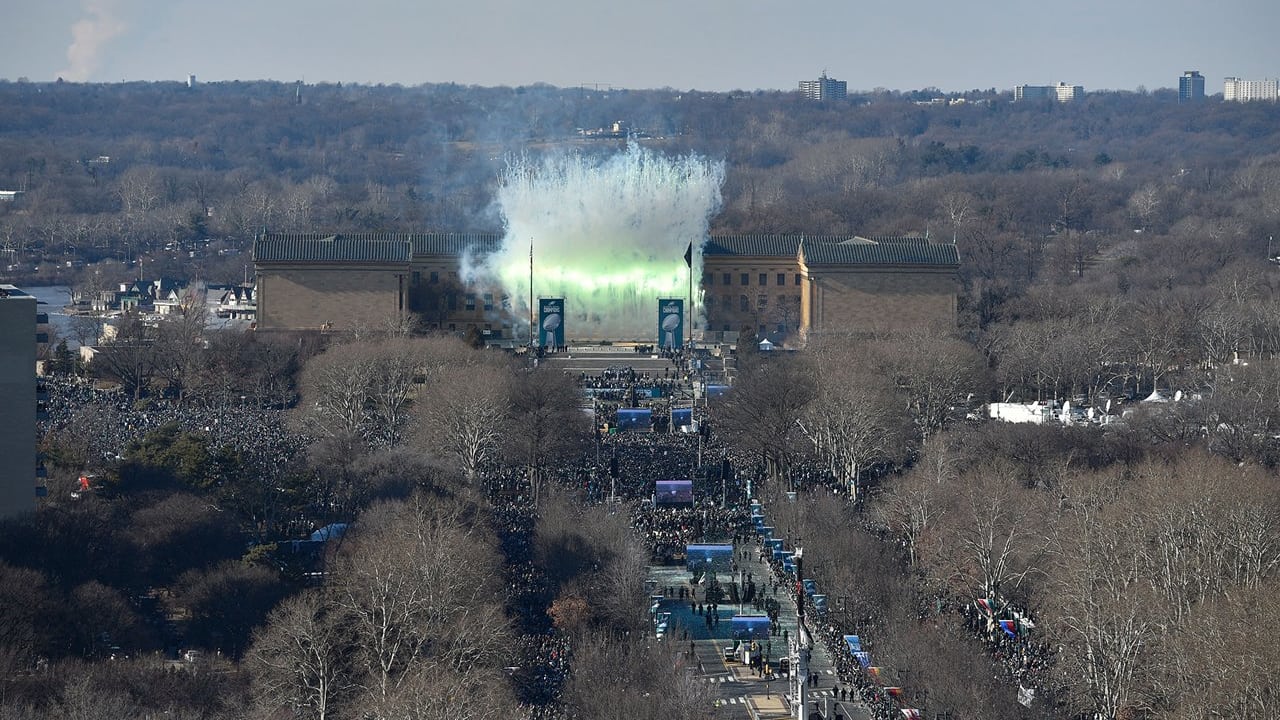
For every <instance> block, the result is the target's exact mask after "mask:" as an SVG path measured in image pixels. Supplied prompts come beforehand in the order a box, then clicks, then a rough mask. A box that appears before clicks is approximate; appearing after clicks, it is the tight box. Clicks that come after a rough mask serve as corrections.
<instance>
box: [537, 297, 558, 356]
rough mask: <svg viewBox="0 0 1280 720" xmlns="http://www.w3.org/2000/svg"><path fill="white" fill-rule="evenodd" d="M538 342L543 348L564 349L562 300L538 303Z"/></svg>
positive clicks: (555, 299)
mask: <svg viewBox="0 0 1280 720" xmlns="http://www.w3.org/2000/svg"><path fill="white" fill-rule="evenodd" d="M538 342H539V343H541V344H542V347H544V348H560V347H564V298H545V299H542V300H539V301H538Z"/></svg>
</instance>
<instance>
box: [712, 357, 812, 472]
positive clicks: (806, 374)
mask: <svg viewBox="0 0 1280 720" xmlns="http://www.w3.org/2000/svg"><path fill="white" fill-rule="evenodd" d="M740 363H741V360H740ZM816 390H817V387H816V385H815V382H814V377H813V373H812V370H811V368H810V366H809V360H808V359H807V358H803V357H791V356H783V357H776V358H775V357H769V358H758V359H755V360H752V361H750V362H748V363H746V364H745V365H744V366H743V367H742V368H741V372H740V373H739V375H738V378H737V381H736V382H735V384H734V391H733V393H732V394H731V395H730V396H729V397H728V398H727V399H726V400H725V401H724V402H723V403H722V404H721V406H720V407H719V408H717V409H716V411H715V417H716V420H717V422H718V424H719V425H720V427H721V429H722V431H723V432H724V433H725V435H726V436H728V437H729V439H730V441H731V442H732V443H733V444H734V445H735V446H737V447H738V448H739V449H740V450H742V451H743V452H746V453H749V454H752V455H756V454H758V455H759V456H760V457H762V458H763V460H764V463H765V465H766V467H767V469H768V471H769V475H770V477H772V478H773V479H775V480H782V479H785V480H787V481H788V482H789V481H790V477H791V475H790V472H791V466H792V463H793V460H794V457H795V454H796V452H797V449H798V448H800V447H802V445H801V443H800V442H799V441H800V440H801V439H802V438H803V431H802V430H801V429H800V422H798V421H801V417H802V415H803V413H804V411H805V408H806V407H807V406H808V405H809V403H810V402H811V401H812V400H813V397H814V395H815V392H816Z"/></svg>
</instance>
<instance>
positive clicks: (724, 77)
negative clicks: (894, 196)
mask: <svg viewBox="0 0 1280 720" xmlns="http://www.w3.org/2000/svg"><path fill="white" fill-rule="evenodd" d="M5 5H6V7H5V8H4V10H3V12H0V23H2V24H0V77H4V78H7V79H9V80H15V79H17V78H19V77H27V78H30V79H31V80H35V81H47V80H53V79H55V78H57V77H59V76H61V77H63V78H65V79H67V80H77V81H91V82H117V81H120V80H185V79H186V76H187V74H188V73H193V74H195V75H196V76H197V78H198V79H199V80H209V81H213V80H256V79H272V80H283V81H293V80H301V79H305V80H306V81H307V82H320V81H342V82H360V83H402V84H405V85H416V84H420V83H434V82H457V83H462V84H468V85H472V84H474V85H528V84H532V83H536V82H546V83H551V84H553V85H559V86H577V85H580V84H584V83H607V84H610V85H613V86H614V87H626V88H660V87H671V88H677V89H682V90H687V89H700V90H732V89H744V90H754V89H758V88H766V89H768V88H782V89H793V88H795V87H796V83H797V81H798V80H800V79H802V78H813V77H817V75H818V74H819V73H821V72H822V71H823V70H824V69H825V70H826V71H827V73H828V74H829V75H830V76H831V77H835V78H839V79H842V80H846V81H848V83H849V89H850V90H870V89H872V88H876V87H885V88H891V89H901V90H909V89H918V88H924V87H930V86H933V87H938V88H941V89H943V90H967V89H971V88H984V89H985V88H990V87H995V88H999V89H1009V88H1011V87H1013V86H1014V85H1017V84H1023V83H1028V84H1038V85H1039V84H1053V83H1056V82H1059V81H1065V82H1070V83H1072V84H1080V85H1084V86H1085V88H1086V89H1087V90H1093V89H1134V88H1137V87H1138V86H1139V85H1145V86H1146V87H1148V88H1151V89H1154V88H1158V87H1176V86H1177V78H1178V76H1179V75H1181V74H1182V71H1183V70H1188V69H1198V70H1200V71H1201V72H1202V73H1203V74H1204V75H1205V77H1206V78H1207V82H1206V86H1207V87H1206V90H1207V91H1208V92H1210V93H1215V92H1221V91H1222V78H1223V77H1224V76H1228V75H1234V76H1239V77H1243V78H1246V79H1262V78H1270V77H1277V76H1280V42H1277V41H1276V38H1275V35H1276V30H1277V28H1278V27H1280V23H1278V22H1277V21H1280V2H1277V0H1218V1H1217V2H1209V1H1208V0H1061V1H1060V2H1042V1H1041V0H985V1H984V0H977V2H971V3H962V2H954V0H861V2H854V1H853V0H639V1H634V0H624V1H618V2H609V0H461V1H460V0H360V1H357V2H348V1H346V0H341V1H339V0H12V1H11V2H7V3H5Z"/></svg>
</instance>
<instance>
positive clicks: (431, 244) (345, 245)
mask: <svg viewBox="0 0 1280 720" xmlns="http://www.w3.org/2000/svg"><path fill="white" fill-rule="evenodd" d="M501 240H502V238H501V236H498V235H492V234H483V233H342V234H323V233H263V234H261V235H259V236H258V237H257V239H255V240H254V243H253V257H254V259H255V260H256V261H258V262H355V263H405V262H409V260H410V259H411V258H412V257H415V256H425V255H453V256H456V255H460V254H462V253H463V252H465V251H466V250H467V249H474V250H477V251H480V252H489V251H491V250H493V249H495V248H496V247H498V245H499V244H500V243H501Z"/></svg>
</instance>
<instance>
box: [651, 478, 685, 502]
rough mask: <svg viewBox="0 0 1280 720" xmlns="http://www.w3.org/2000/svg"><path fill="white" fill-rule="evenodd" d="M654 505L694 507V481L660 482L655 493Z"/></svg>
mask: <svg viewBox="0 0 1280 720" xmlns="http://www.w3.org/2000/svg"><path fill="white" fill-rule="evenodd" d="M653 504H654V505H692V504H693V481H692V480H659V481H658V482H657V487H656V488H655V489H654V491H653Z"/></svg>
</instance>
